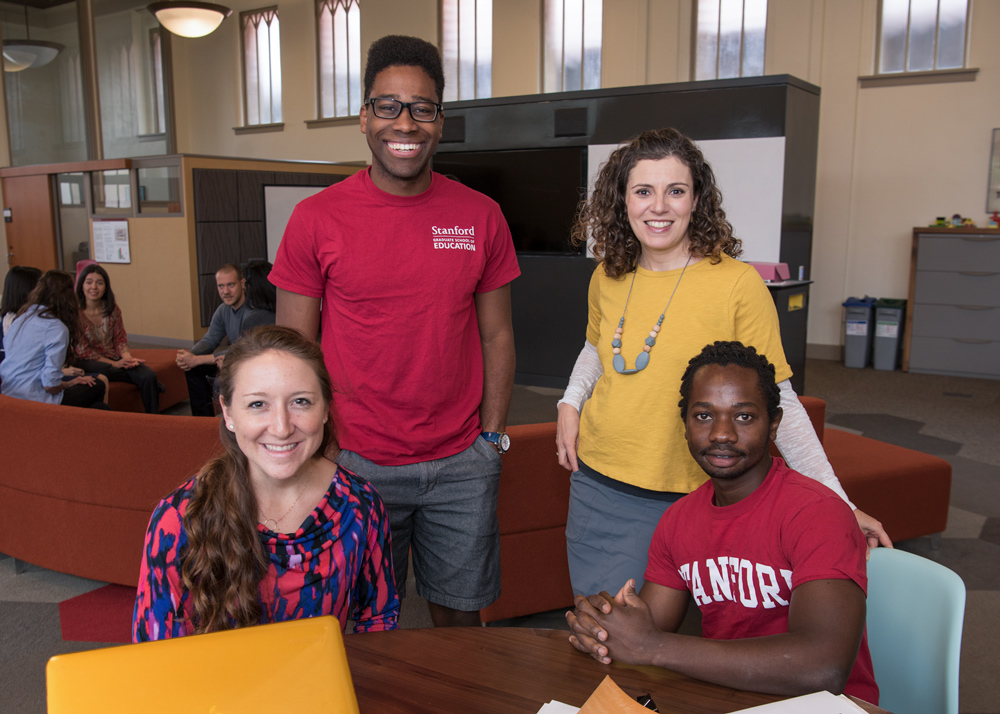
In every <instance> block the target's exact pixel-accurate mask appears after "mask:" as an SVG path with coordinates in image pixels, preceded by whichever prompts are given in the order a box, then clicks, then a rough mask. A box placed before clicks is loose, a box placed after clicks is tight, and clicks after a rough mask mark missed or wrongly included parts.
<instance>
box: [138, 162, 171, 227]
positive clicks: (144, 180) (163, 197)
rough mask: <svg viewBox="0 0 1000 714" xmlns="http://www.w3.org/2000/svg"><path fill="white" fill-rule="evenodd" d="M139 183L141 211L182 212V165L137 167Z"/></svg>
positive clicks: (144, 212)
mask: <svg viewBox="0 0 1000 714" xmlns="http://www.w3.org/2000/svg"><path fill="white" fill-rule="evenodd" d="M136 178H137V180H138V184H139V213H140V214H154V215H155V214H158V213H180V212H181V169H180V166H156V167H151V168H140V169H136Z"/></svg>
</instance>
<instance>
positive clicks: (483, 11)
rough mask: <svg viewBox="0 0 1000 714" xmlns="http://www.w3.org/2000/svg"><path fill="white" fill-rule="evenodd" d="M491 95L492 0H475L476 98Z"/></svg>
mask: <svg viewBox="0 0 1000 714" xmlns="http://www.w3.org/2000/svg"><path fill="white" fill-rule="evenodd" d="M492 96H493V0H476V99H485V98H486V97H492Z"/></svg>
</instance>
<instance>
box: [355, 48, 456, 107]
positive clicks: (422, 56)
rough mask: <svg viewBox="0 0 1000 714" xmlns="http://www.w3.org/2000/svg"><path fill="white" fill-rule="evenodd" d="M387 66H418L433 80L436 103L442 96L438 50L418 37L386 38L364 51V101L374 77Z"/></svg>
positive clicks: (442, 87) (441, 70)
mask: <svg viewBox="0 0 1000 714" xmlns="http://www.w3.org/2000/svg"><path fill="white" fill-rule="evenodd" d="M389 67H419V68H420V69H422V70H423V71H425V72H426V73H427V76H428V77H430V78H431V79H432V80H434V86H435V87H436V88H437V93H438V95H437V100H438V101H439V102H440V101H441V97H443V96H444V68H443V67H442V66H441V53H440V52H438V48H437V47H435V46H434V45H432V44H431V43H430V42H427V41H426V40H421V39H420V38H419V37H409V36H408V35H386V36H385V37H382V38H380V39H378V40H375V41H374V42H373V43H372V44H371V46H370V47H369V48H368V63H367V64H366V65H365V101H367V100H368V97H369V96H370V95H371V93H372V85H373V84H375V76H376V75H377V74H378V73H379V72H381V71H382V70H383V69H388V68H389Z"/></svg>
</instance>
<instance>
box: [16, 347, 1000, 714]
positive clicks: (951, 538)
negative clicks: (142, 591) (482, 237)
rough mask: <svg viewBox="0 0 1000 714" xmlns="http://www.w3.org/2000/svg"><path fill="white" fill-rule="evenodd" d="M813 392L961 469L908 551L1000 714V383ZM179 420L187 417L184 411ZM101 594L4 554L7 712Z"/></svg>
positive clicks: (838, 411) (842, 412)
mask: <svg viewBox="0 0 1000 714" xmlns="http://www.w3.org/2000/svg"><path fill="white" fill-rule="evenodd" d="M559 393H560V392H559V391H558V390H551V389H545V388H538V387H522V386H518V387H516V388H515V393H514V400H513V403H512V404H511V412H510V423H511V424H521V423H532V422H540V421H552V420H554V419H555V401H556V399H558V395H559ZM806 393H807V394H810V395H812V396H817V397H821V398H823V399H825V400H826V401H827V421H828V424H829V425H830V426H833V427H835V428H839V429H845V430H848V431H853V432H855V433H860V434H864V435H865V436H868V437H871V438H874V439H879V440H882V441H887V442H889V443H893V444H898V445H900V446H905V447H907V448H911V449H916V450H918V451H923V452H926V453H930V454H935V455H938V456H941V457H942V458H945V459H947V460H948V461H949V462H950V463H951V464H952V467H953V469H954V473H953V481H952V496H951V510H950V515H949V526H948V530H947V531H945V532H944V533H943V534H942V537H941V538H940V539H936V541H935V542H933V543H932V539H931V538H918V539H914V540H911V541H907V542H903V543H899V544H897V545H898V546H899V547H901V548H904V549H906V550H909V551H912V552H916V553H919V554H921V555H924V556H927V557H929V558H933V559H934V560H936V561H938V562H940V563H942V564H944V565H946V566H948V567H949V568H951V569H953V570H954V571H956V572H957V573H958V574H959V575H961V576H962V578H963V579H964V580H965V582H966V586H967V588H968V604H967V608H966V620H965V622H966V625H965V632H964V636H963V642H962V670H961V690H960V711H961V712H962V714H1000V677H998V676H997V675H998V672H1000V656H998V654H997V647H996V643H997V642H998V641H1000V439H998V435H1000V382H994V381H988V380H975V379H959V378H950V377H937V376H927V375H914V374H903V373H901V372H876V371H874V370H871V369H867V370H854V369H847V368H845V367H843V366H841V365H839V364H838V363H834V362H827V361H819V360H810V361H809V363H808V365H807V371H806ZM171 411H172V413H175V414H183V413H185V412H186V411H187V410H186V408H185V406H180V405H179V406H178V408H177V409H175V410H171ZM187 413H190V412H189V411H187ZM514 448H516V445H515V447H514ZM874 515H876V516H877V514H874ZM890 535H892V534H890ZM411 573H412V569H411ZM101 585H103V583H98V582H94V581H90V580H83V579H81V578H74V577H71V576H67V575H63V574H60V573H54V572H51V571H47V570H43V569H41V568H37V567H34V566H26V568H25V569H24V571H23V572H20V573H15V568H14V562H13V560H12V559H10V558H7V557H5V556H2V555H0V633H2V634H0V637H2V641H0V714H6V713H7V712H11V713H14V712H17V713H18V714H21V713H23V714H43V713H44V712H45V672H44V667H45V662H46V660H47V659H48V658H49V657H50V656H52V655H54V654H58V653H62V652H74V651H79V650H86V649H91V648H93V647H98V646H101V645H100V643H84V642H63V641H62V639H61V635H60V631H59V611H58V605H57V603H59V602H60V601H62V600H65V599H68V598H70V597H73V596H75V595H79V594H81V593H84V592H88V591H90V590H92V589H94V588H97V587H100V586H101ZM408 589H409V592H410V593H411V596H410V597H408V598H407V599H406V600H405V601H404V604H403V610H402V616H401V624H402V626H403V627H427V626H429V625H430V618H429V616H428V614H427V609H426V604H425V603H424V602H423V601H421V600H420V599H419V598H418V597H416V596H415V595H414V594H413V593H414V589H413V584H412V582H411V583H410V584H409V588H408ZM496 624H498V625H501V626H504V625H506V626H527V627H563V626H564V620H563V614H562V612H551V613H541V614H539V615H534V616H531V617H527V618H519V619H518V620H513V621H508V622H503V623H496ZM685 629H687V625H686V626H685ZM896 714H905V712H897V713H896Z"/></svg>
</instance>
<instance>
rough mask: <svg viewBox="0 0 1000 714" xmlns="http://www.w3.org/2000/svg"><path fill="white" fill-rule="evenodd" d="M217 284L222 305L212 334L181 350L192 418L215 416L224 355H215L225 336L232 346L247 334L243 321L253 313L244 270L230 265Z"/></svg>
mask: <svg viewBox="0 0 1000 714" xmlns="http://www.w3.org/2000/svg"><path fill="white" fill-rule="evenodd" d="M215 284H216V287H217V288H218V290H219V297H220V298H222V304H221V305H219V307H218V308H216V310H215V313H214V314H213V315H212V322H211V323H210V324H209V326H208V332H207V333H205V336H204V337H202V338H201V339H200V340H198V342H196V343H195V344H194V346H193V347H191V349H190V350H177V366H178V367H180V368H181V369H183V370H184V376H185V377H187V387H188V396H189V397H190V398H191V415H192V416H208V417H210V416H215V405H214V404H212V390H213V384H214V381H215V377H216V376H217V375H218V374H219V365H220V364H221V363H222V358H223V356H224V354H225V353H224V352H222V353H219V355H215V354H213V352H214V351H215V350H216V348H218V346H219V344H220V343H221V342H222V338H223V337H225V338H227V339H228V340H229V344H232V343H233V342H235V341H236V340H237V338H239V336H240V333H241V332H242V331H243V318H245V317H246V316H247V314H248V313H249V312H250V308H249V307H247V305H246V296H245V295H244V293H243V271H242V270H241V269H240V267H239V266H238V265H233V264H232V263H226V264H225V265H223V266H222V267H221V268H219V270H218V271H217V272H216V273H215Z"/></svg>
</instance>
